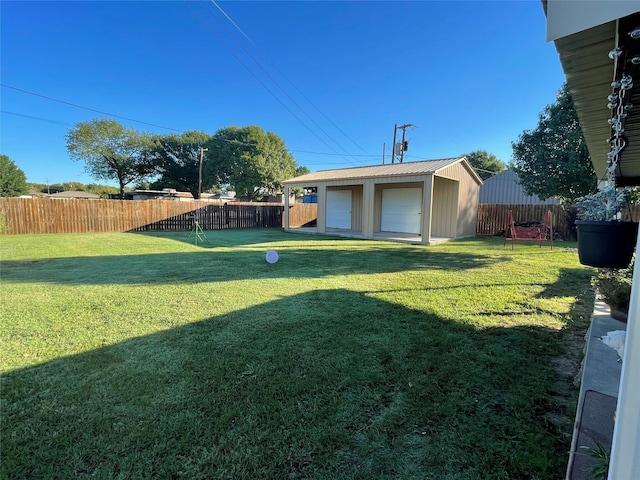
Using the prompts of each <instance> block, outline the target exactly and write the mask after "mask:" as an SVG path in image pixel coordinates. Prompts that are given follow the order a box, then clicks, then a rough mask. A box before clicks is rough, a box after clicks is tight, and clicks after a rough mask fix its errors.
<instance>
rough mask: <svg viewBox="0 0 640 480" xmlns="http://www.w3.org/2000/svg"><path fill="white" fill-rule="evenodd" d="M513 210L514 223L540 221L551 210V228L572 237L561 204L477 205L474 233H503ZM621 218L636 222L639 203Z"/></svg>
mask: <svg viewBox="0 0 640 480" xmlns="http://www.w3.org/2000/svg"><path fill="white" fill-rule="evenodd" d="M510 210H511V211H513V219H514V222H515V223H516V224H518V223H529V222H542V219H543V218H544V215H545V213H546V212H547V211H551V216H552V218H553V230H554V231H555V232H558V233H559V234H560V235H562V238H565V239H570V238H571V237H572V235H574V234H572V230H573V229H572V227H573V226H572V225H570V224H569V221H568V219H567V215H566V212H565V210H564V208H563V206H562V205H495V204H480V205H478V223H477V226H476V233H477V234H478V235H499V234H504V228H505V225H506V223H507V219H508V218H509V211H510ZM622 213H623V219H624V220H632V221H634V222H637V221H638V220H639V219H640V205H632V206H631V207H630V208H628V209H624V210H623V212H622Z"/></svg>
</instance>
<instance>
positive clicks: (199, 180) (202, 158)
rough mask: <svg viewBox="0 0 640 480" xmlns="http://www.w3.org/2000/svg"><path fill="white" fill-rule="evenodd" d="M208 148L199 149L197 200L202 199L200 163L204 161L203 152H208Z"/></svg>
mask: <svg viewBox="0 0 640 480" xmlns="http://www.w3.org/2000/svg"><path fill="white" fill-rule="evenodd" d="M208 151H209V149H208V148H202V147H200V169H199V171H198V200H200V198H201V197H202V161H203V160H204V152H208Z"/></svg>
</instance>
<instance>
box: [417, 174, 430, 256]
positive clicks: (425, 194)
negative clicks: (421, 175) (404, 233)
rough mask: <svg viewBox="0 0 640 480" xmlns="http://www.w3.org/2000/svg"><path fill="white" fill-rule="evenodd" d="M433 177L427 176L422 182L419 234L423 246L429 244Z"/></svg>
mask: <svg viewBox="0 0 640 480" xmlns="http://www.w3.org/2000/svg"><path fill="white" fill-rule="evenodd" d="M432 199H433V175H429V176H428V177H426V178H425V180H424V186H423V187H422V213H421V217H422V218H421V223H422V224H421V226H420V234H421V235H422V242H421V243H424V244H425V245H429V244H430V243H431V214H432V209H433V204H432V202H431V200H432Z"/></svg>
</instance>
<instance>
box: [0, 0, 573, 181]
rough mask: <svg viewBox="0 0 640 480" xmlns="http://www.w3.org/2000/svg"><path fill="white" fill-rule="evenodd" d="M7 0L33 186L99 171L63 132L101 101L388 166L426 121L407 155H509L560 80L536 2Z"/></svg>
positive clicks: (17, 140)
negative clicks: (397, 136) (401, 136)
mask: <svg viewBox="0 0 640 480" xmlns="http://www.w3.org/2000/svg"><path fill="white" fill-rule="evenodd" d="M0 5H1V6H0V8H1V22H2V24H1V27H2V28H1V41H2V59H1V61H2V64H1V67H2V70H1V77H0V78H1V82H2V84H3V86H2V87H1V89H0V93H1V97H0V100H1V107H2V108H1V109H2V117H1V119H2V124H1V132H0V133H1V139H0V141H1V143H0V153H3V154H5V155H8V156H9V157H10V158H11V159H12V160H13V161H14V162H16V164H17V165H18V167H19V168H21V169H22V170H23V171H24V172H25V174H26V176H27V180H28V181H30V182H37V183H45V181H47V180H48V181H49V182H50V183H59V182H68V181H78V182H83V183H93V182H96V181H95V180H93V179H91V178H90V177H89V176H87V175H86V174H85V173H83V171H84V164H83V163H82V162H73V161H71V160H70V159H69V157H68V155H67V152H66V141H65V135H66V133H67V132H68V130H69V129H70V128H72V127H73V126H74V125H75V124H76V123H77V122H82V121H88V120H91V119H93V118H109V116H108V115H107V114H106V113H109V114H112V115H118V116H120V117H126V118H128V119H130V120H125V119H123V118H117V117H116V118H115V119H116V120H118V121H120V122H121V123H123V124H124V125H126V126H128V127H134V128H136V129H138V130H141V131H147V132H155V133H171V132H172V131H173V130H169V129H166V128H162V127H168V128H170V129H174V130H179V131H186V130H204V131H206V132H207V133H210V134H213V133H215V132H216V131H217V130H218V129H220V128H223V127H227V126H230V125H237V126H245V125H259V126H260V127H262V128H264V129H265V130H268V131H272V132H274V133H276V134H277V135H279V136H280V137H282V138H283V139H284V141H285V143H286V145H287V147H288V148H289V150H291V152H292V153H293V155H294V157H295V159H296V161H297V162H298V164H300V165H305V166H307V167H308V168H309V169H310V170H311V171H316V170H324V169H330V168H341V167H349V166H359V165H373V164H379V163H381V161H382V144H383V143H386V146H387V161H389V159H390V151H391V143H392V139H393V138H392V137H393V127H394V124H396V123H397V124H399V125H401V124H406V123H412V124H414V125H416V126H417V127H418V128H417V129H415V130H413V131H409V130H407V138H408V139H409V140H410V149H409V151H408V152H407V155H406V156H405V161H414V160H426V159H438V158H448V157H454V156H458V155H461V154H463V153H467V152H470V151H473V150H487V151H489V152H491V153H493V154H495V155H496V156H497V157H498V158H499V159H500V160H502V161H503V162H505V163H506V162H508V161H509V160H510V158H511V154H512V149H511V142H512V141H515V140H517V138H518V135H519V134H520V133H522V131H523V130H526V129H531V128H534V127H535V126H536V124H537V120H538V114H539V113H540V112H541V111H542V110H543V109H544V107H545V106H546V105H548V104H550V103H552V102H553V101H554V100H555V95H556V92H557V90H558V89H559V88H560V87H561V85H562V83H563V82H564V75H563V73H562V69H561V67H560V62H559V60H558V56H557V53H556V50H555V48H554V46H553V44H552V43H546V42H545V16H544V13H543V10H542V5H541V2H540V1H539V0H529V1H497V2H484V1H483V2H480V1H477V2H464V1H438V2H431V1H420V2H418V1H414V2H381V1H375V2H364V1H351V2H326V1H316V2H313V1H291V2H271V1H260V2H249V1H216V2H215V3H214V2H213V1H211V0H202V1H200V0H192V1H143V2H134V1H111V2H97V1H87V2H83V1H71V2H56V1H45V2H32V1H7V0H3V1H2V2H1V4H0ZM223 12H224V13H223ZM243 64H244V65H243ZM9 87H12V88H9ZM15 88H18V89H21V90H24V91H27V92H32V93H35V94H38V95H40V96H36V95H33V94H29V93H24V92H21V91H18V90H15ZM44 97H48V98H44ZM52 99H55V100H60V101H63V102H68V103H70V104H74V105H79V106H82V107H85V108H89V109H93V110H98V111H101V112H105V113H98V112H94V111H89V110H86V109H81V108H78V107H75V106H72V105H69V104H65V103H60V102H56V101H54V100H52ZM296 117H297V118H296ZM133 120H137V121H139V122H146V123H147V124H153V125H154V126H152V125H145V124H144V123H139V122H134V121H133ZM310 152H313V153H310ZM97 183H103V184H105V183H108V182H104V181H100V182H97ZM111 184H113V183H111Z"/></svg>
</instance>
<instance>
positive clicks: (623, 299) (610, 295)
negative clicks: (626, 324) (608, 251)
mask: <svg viewBox="0 0 640 480" xmlns="http://www.w3.org/2000/svg"><path fill="white" fill-rule="evenodd" d="M634 263H635V260H634V261H632V262H631V265H629V267H628V268H599V269H598V276H597V277H596V280H595V286H596V288H597V289H598V291H599V292H600V295H602V299H603V300H604V302H605V303H606V304H607V305H609V306H610V307H613V308H615V309H617V310H621V311H623V312H628V311H629V300H630V298H631V279H632V277H633V265H634Z"/></svg>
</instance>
